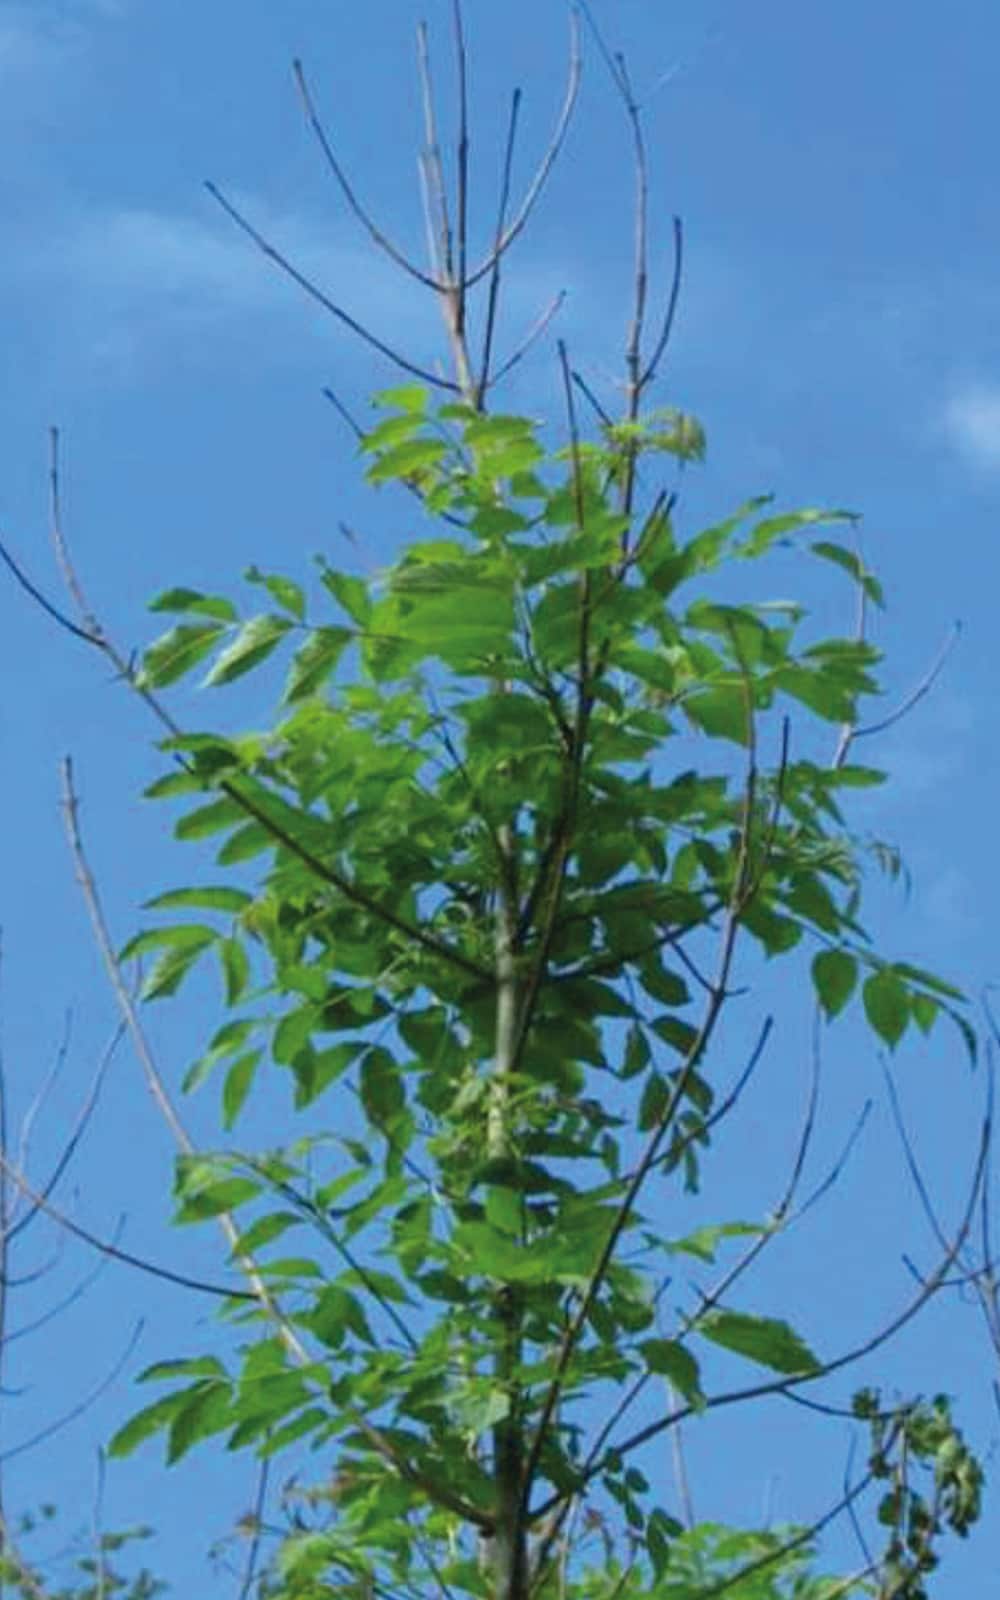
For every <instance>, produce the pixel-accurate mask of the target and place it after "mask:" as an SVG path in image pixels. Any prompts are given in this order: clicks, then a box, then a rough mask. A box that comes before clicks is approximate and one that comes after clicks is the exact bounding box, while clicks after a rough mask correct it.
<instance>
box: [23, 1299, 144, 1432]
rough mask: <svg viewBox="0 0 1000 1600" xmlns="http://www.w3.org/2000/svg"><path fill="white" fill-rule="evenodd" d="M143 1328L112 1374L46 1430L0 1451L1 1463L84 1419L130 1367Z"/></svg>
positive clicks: (136, 1332) (136, 1331) (134, 1335)
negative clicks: (126, 1368)
mask: <svg viewBox="0 0 1000 1600" xmlns="http://www.w3.org/2000/svg"><path fill="white" fill-rule="evenodd" d="M143 1326H144V1324H143V1322H142V1321H141V1320H140V1321H139V1322H137V1323H136V1325H135V1327H134V1329H133V1330H132V1335H131V1338H130V1339H129V1340H128V1343H127V1344H126V1346H125V1348H124V1350H123V1351H122V1353H121V1355H120V1356H119V1357H118V1359H117V1361H116V1362H115V1364H114V1366H113V1367H112V1368H111V1370H110V1372H108V1373H106V1374H105V1376H104V1377H103V1378H102V1379H101V1381H100V1383H98V1384H95V1386H94V1388H93V1389H91V1391H90V1393H89V1394H88V1395H86V1396H85V1397H84V1399H83V1400H80V1401H78V1402H77V1404H76V1405H75V1406H71V1407H70V1409H69V1410H68V1411H64V1412H63V1414H62V1416H60V1417H57V1418H56V1419H55V1420H54V1421H53V1422H49V1423H47V1424H46V1426H45V1427H44V1428H39V1430H38V1432H37V1433H34V1434H32V1435H31V1437H30V1438H29V1439H22V1440H21V1442H20V1443H19V1444H15V1445H11V1446H10V1448H9V1449H7V1450H3V1451H0V1462H7V1461H12V1460H13V1459H14V1457H15V1456H22V1455H25V1454H26V1453H27V1451H29V1450H34V1449H35V1448H36V1446H38V1445H40V1444H45V1442H46V1441H47V1440H48V1439H52V1438H54V1436H55V1435H56V1434H57V1433H61V1432H62V1430H63V1429H64V1428H65V1427H67V1426H68V1425H69V1424H70V1423H71V1422H75V1421H76V1420H77V1418H78V1417H82V1416H83V1415H84V1413H85V1412H86V1411H89V1410H90V1407H91V1406H92V1405H94V1403H95V1402H96V1401H97V1400H99V1399H100V1398H101V1395H102V1394H106V1393H107V1391H108V1389H110V1387H111V1385H112V1384H113V1383H114V1381H115V1379H116V1378H117V1377H118V1376H119V1374H120V1373H121V1372H122V1371H123V1370H124V1368H125V1367H126V1366H127V1365H128V1362H129V1360H130V1358H131V1356H132V1352H133V1350H134V1349H135V1347H136V1345H137V1344H138V1342H139V1339H140V1337H141V1335H142V1330H143Z"/></svg>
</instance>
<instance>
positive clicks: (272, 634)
mask: <svg viewBox="0 0 1000 1600" xmlns="http://www.w3.org/2000/svg"><path fill="white" fill-rule="evenodd" d="M291 626H292V624H291V623H290V622H289V621H288V619H287V617H277V616H274V615H273V614H271V613H264V614H263V615H261V616H259V617H251V618H250V621H249V622H245V623H244V624H243V626H242V628H241V629H240V631H239V632H238V633H237V635H236V637H235V639H234V640H233V641H232V643H231V644H229V645H227V646H226V648H225V650H223V651H222V652H221V654H220V655H219V656H218V657H217V658H216V661H215V664H214V665H213V667H212V669H211V671H210V672H209V673H208V674H207V675H206V677H205V679H204V685H205V687H206V688H209V687H214V686H216V685H218V684H222V683H232V681H233V679H234V678H241V677H242V676H243V674H244V673H245V672H250V671H251V670H252V669H253V668H254V667H256V666H257V665H258V664H259V663H260V662H261V661H264V660H266V658H267V657H268V656H269V655H270V654H271V652H272V650H273V649H274V648H275V646H276V645H278V644H280V643H281V641H282V639H283V638H284V637H285V634H286V633H287V632H288V630H289V628H290V627H291Z"/></svg>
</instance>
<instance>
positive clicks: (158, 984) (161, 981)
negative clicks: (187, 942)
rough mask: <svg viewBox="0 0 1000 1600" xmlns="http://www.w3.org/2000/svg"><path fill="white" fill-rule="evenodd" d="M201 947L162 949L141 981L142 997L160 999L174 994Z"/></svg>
mask: <svg viewBox="0 0 1000 1600" xmlns="http://www.w3.org/2000/svg"><path fill="white" fill-rule="evenodd" d="M203 949H204V946H198V947H197V948H195V949H190V950H164V952H163V954H162V955H161V956H159V957H158V958H157V960H156V961H154V963H153V966H152V968H151V969H150V971H149V973H148V975H147V977H146V978H145V980H144V982H143V985H142V991H141V992H142V998H143V999H144V1000H162V999H164V998H165V997H166V996H168V995H172V994H176V993H177V990H178V989H179V988H180V985H181V983H182V982H183V981H184V979H185V978H186V977H187V975H188V973H189V972H190V970H191V968H192V967H193V966H194V964H195V962H196V961H197V960H198V957H199V956H200V955H201V953H202V950H203Z"/></svg>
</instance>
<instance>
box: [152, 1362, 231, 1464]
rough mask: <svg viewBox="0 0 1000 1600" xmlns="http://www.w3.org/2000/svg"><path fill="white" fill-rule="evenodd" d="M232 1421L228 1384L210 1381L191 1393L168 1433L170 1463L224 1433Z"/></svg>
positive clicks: (178, 1411)
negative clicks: (198, 1445) (196, 1446)
mask: <svg viewBox="0 0 1000 1600" xmlns="http://www.w3.org/2000/svg"><path fill="white" fill-rule="evenodd" d="M231 1420H232V1411H231V1397H230V1390H229V1384H228V1383H218V1382H212V1381H207V1382H205V1383H201V1384H198V1385H197V1386H196V1387H195V1389H194V1392H193V1393H191V1392H189V1393H188V1395H187V1396H186V1397H185V1402H184V1404H183V1405H182V1406H180V1407H179V1408H178V1409H177V1410H176V1411H175V1412H174V1415H173V1417H172V1418H171V1421H170V1426H169V1429H168V1433H167V1464H168V1466H172V1465H173V1463H174V1462H175V1461H179V1460H180V1459H181V1457H182V1456H184V1455H186V1454H187V1452H188V1451H189V1450H190V1449H191V1448H192V1447H193V1446H194V1445H196V1444H198V1443H200V1441H201V1440H203V1439H209V1438H211V1437H212V1435H213V1434H216V1433H221V1431H222V1430H223V1428H226V1427H228V1426H229V1423H230V1421H231Z"/></svg>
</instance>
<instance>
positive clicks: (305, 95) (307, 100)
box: [292, 58, 440, 289]
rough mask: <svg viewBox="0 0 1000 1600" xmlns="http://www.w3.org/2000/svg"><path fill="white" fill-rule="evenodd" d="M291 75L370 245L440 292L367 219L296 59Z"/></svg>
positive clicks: (434, 282) (345, 197)
mask: <svg viewBox="0 0 1000 1600" xmlns="http://www.w3.org/2000/svg"><path fill="white" fill-rule="evenodd" d="M292 72H293V74H294V77H295V86H296V88H297V89H298V92H299V95H300V97H301V100H302V108H303V110H304V112H305V115H306V119H307V121H308V123H309V126H310V127H311V128H312V131H313V133H314V134H315V135H316V141H317V143H318V145H319V147H320V149H321V150H322V152H323V156H324V158H325V160H326V164H327V166H328V167H329V168H330V171H331V172H332V173H333V176H334V177H335V178H336V180H337V183H338V184H339V185H340V189H341V193H342V194H343V196H344V199H345V200H346V201H347V204H348V205H349V206H350V208H351V210H352V211H353V213H354V215H355V217H356V218H357V219H358V221H359V222H360V223H361V226H362V227H363V228H364V229H365V232H366V233H367V234H368V235H369V237H370V238H371V240H372V242H373V243H374V244H376V245H378V247H379V249H380V250H384V251H385V253H386V255H387V256H388V257H389V258H390V260H392V261H394V262H395V263H396V266H397V267H401V268H402V269H403V271H404V272H407V273H409V275H410V277H411V278H415V279H416V280H417V282H418V283H422V284H423V285H424V287H425V288H426V289H439V288H440V284H439V283H438V281H437V279H436V278H432V277H431V276H430V274H429V273H426V272H422V271H421V269H420V268H419V267H418V266H417V264H416V262H414V261H411V260H410V258H409V256H407V255H406V253H405V251H403V250H400V249H399V247H398V246H397V245H395V244H393V242H392V240H391V239H390V238H389V237H388V235H387V234H385V233H383V231H382V229H381V228H380V227H379V226H378V224H377V223H376V222H375V221H374V220H373V218H372V217H371V216H370V215H369V213H368V211H366V209H365V207H364V206H363V205H362V203H361V201H360V200H359V199H358V196H357V194H356V192H355V190H354V187H353V185H352V184H351V182H350V179H349V178H348V176H347V174H346V172H345V171H344V169H343V167H342V166H341V164H340V162H339V160H338V159H337V155H336V153H335V151H334V148H333V145H332V143H331V142H330V139H329V137H328V135H327V132H326V129H325V128H324V126H323V123H322V121H321V119H320V116H319V113H318V111H317V110H316V104H315V101H314V100H313V97H312V93H311V91H310V89H309V85H308V83H307V81H306V75H305V69H304V67H303V65H302V62H301V61H300V60H298V58H296V59H295V60H294V61H293V62H292Z"/></svg>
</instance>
